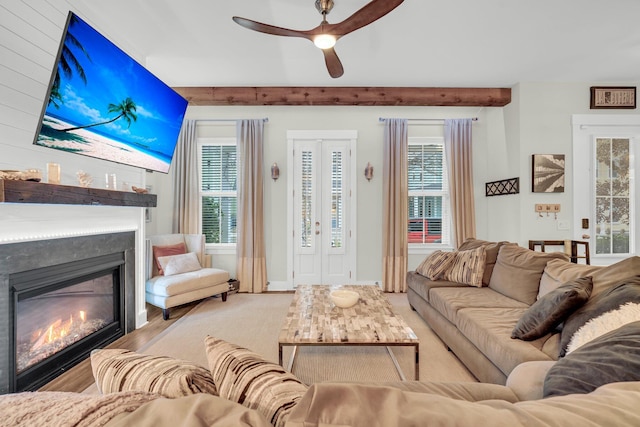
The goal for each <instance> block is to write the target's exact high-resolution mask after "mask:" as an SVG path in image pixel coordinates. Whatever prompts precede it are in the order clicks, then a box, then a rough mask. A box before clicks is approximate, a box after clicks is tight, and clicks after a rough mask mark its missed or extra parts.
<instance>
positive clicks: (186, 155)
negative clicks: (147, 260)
mask: <svg viewBox="0 0 640 427" xmlns="http://www.w3.org/2000/svg"><path fill="white" fill-rule="evenodd" d="M172 168H173V170H172V185H173V194H174V198H173V222H172V230H173V232H174V233H192V234H195V233H202V230H201V228H200V213H199V212H198V209H199V206H200V203H199V201H198V197H199V196H198V185H199V180H198V144H197V140H196V121H195V120H185V121H184V123H183V124H182V129H181V130H180V136H179V137H178V144H177V146H176V152H175V156H174V159H173V164H172Z"/></svg>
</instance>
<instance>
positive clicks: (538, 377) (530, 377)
mask: <svg viewBox="0 0 640 427" xmlns="http://www.w3.org/2000/svg"><path fill="white" fill-rule="evenodd" d="M555 363H556V362H555V361H554V360H536V361H531V362H524V363H521V364H519V365H518V366H516V367H515V368H514V369H513V371H511V373H510V374H509V376H508V377H507V383H506V386H507V387H509V388H510V389H511V390H512V391H513V392H514V393H515V395H516V396H518V399H519V400H520V401H522V400H538V399H542V390H543V387H544V379H545V377H546V376H547V372H549V369H551V367H552V366H553V365H554V364H555Z"/></svg>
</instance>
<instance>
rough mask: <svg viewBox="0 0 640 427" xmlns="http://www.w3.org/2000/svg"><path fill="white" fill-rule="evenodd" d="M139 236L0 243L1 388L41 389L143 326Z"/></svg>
mask: <svg viewBox="0 0 640 427" xmlns="http://www.w3.org/2000/svg"><path fill="white" fill-rule="evenodd" d="M135 237H136V236H135V232H119V233H109V234H98V235H90V236H77V237H69V238H56V239H48V240H38V241H31V242H20V243H14V244H7V245H0V315H2V316H5V317H4V318H5V319H6V320H7V322H6V324H5V322H0V393H7V392H16V391H23V390H36V389H38V388H39V387H41V386H42V385H44V384H45V383H47V382H49V381H51V380H52V379H53V378H55V377H56V376H58V375H59V374H61V373H63V372H64V371H66V370H67V369H69V368H70V367H72V366H73V365H75V364H77V363H78V362H80V361H81V360H83V359H85V358H86V357H88V356H89V354H90V352H91V350H93V349H95V348H101V347H104V346H105V345H107V344H109V343H110V342H112V341H114V340H115V339H117V338H118V337H121V336H123V335H124V334H126V333H128V332H131V331H132V330H134V329H135V326H136V323H135V293H136V289H135V277H136V274H135V270H136V268H135V260H136V257H135ZM2 311H4V313H2ZM4 343H6V345H4ZM5 349H6V350H5Z"/></svg>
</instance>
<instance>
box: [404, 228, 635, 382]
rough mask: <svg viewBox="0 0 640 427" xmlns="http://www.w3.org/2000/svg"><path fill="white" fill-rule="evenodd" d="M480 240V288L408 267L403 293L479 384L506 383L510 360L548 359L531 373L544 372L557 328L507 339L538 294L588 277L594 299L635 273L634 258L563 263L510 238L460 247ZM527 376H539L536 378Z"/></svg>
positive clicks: (556, 350)
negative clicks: (533, 336) (599, 264)
mask: <svg viewBox="0 0 640 427" xmlns="http://www.w3.org/2000/svg"><path fill="white" fill-rule="evenodd" d="M479 246H483V247H484V248H485V253H486V258H485V260H484V263H485V266H484V274H483V278H482V285H481V286H480V287H476V286H470V285H468V284H465V283H459V282H455V281H451V280H446V279H447V277H446V274H445V277H444V279H442V278H440V279H436V280H431V279H429V278H427V277H425V276H424V275H422V274H420V273H418V271H410V272H408V274H407V286H408V290H407V297H408V299H409V303H410V305H411V307H412V308H413V309H414V310H415V311H417V313H418V314H419V315H420V316H421V317H422V318H423V319H424V320H425V321H426V322H427V323H428V324H429V326H430V327H431V328H432V329H433V330H434V332H435V333H436V334H437V335H438V336H439V337H440V338H441V339H442V341H443V342H444V343H445V344H446V345H447V346H448V348H449V349H450V350H451V351H453V353H455V355H456V356H457V357H458V358H459V359H460V360H461V361H462V362H463V363H464V364H465V366H466V367H467V368H468V369H469V370H470V371H471V373H473V375H475V376H476V377H477V378H478V380H480V381H481V382H488V383H495V384H505V383H506V382H507V378H508V377H509V374H510V373H511V372H512V371H513V370H514V369H515V368H516V367H517V366H519V365H521V364H523V363H525V362H533V361H542V362H547V365H545V364H542V365H541V366H542V368H541V373H539V374H538V375H543V374H544V373H545V372H546V370H547V369H548V367H549V365H548V363H549V362H553V361H556V360H558V357H559V354H560V350H561V349H560V333H559V332H558V331H557V330H553V331H551V332H549V333H546V334H544V335H543V336H541V337H539V338H537V339H534V340H530V341H524V340H521V339H513V338H512V337H511V336H512V333H513V330H514V327H515V326H516V324H517V323H518V321H519V320H520V319H521V317H522V316H523V314H524V313H525V312H527V310H528V309H529V308H530V307H531V306H532V304H534V303H535V302H536V301H537V299H538V298H539V297H540V296H542V295H544V293H547V292H549V291H550V290H552V289H554V288H557V287H558V286H559V285H561V284H563V283H565V282H567V281H570V280H574V279H576V278H578V277H584V276H590V277H592V280H593V288H592V289H593V290H592V294H591V297H594V296H595V295H597V294H598V293H599V292H601V291H602V290H604V289H606V288H607V287H609V286H611V285H612V284H614V283H615V282H617V281H619V280H622V279H624V278H626V277H629V276H632V275H634V274H640V258H638V257H631V258H628V259H626V260H624V261H622V262H620V263H618V264H615V265H613V266H608V267H597V266H586V265H577V264H572V263H570V262H569V259H568V257H567V255H565V254H564V253H542V252H534V251H531V250H529V249H526V248H522V247H520V246H518V245H516V244H514V243H508V242H487V241H483V240H476V239H469V240H467V241H466V242H464V244H463V245H461V247H460V248H459V251H469V250H473V249H476V248H478V247H479ZM417 270H420V268H418V269H417ZM529 366H533V365H532V364H529ZM522 370H523V371H524V369H522ZM532 371H533V369H532V368H529V369H528V372H532ZM529 380H530V381H537V382H540V381H541V380H543V378H542V379H540V378H538V379H535V380H534V379H529Z"/></svg>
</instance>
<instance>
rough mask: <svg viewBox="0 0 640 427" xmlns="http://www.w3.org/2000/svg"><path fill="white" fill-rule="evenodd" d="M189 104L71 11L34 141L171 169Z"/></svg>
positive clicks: (142, 166)
mask: <svg viewBox="0 0 640 427" xmlns="http://www.w3.org/2000/svg"><path fill="white" fill-rule="evenodd" d="M187 104H188V102H187V100H185V99H184V98H183V97H182V96H180V94H178V93H177V92H176V91H174V90H173V89H172V88H171V87H169V86H167V85H166V84H165V83H163V82H162V81H161V80H160V79H158V78H157V77H156V76H154V75H153V74H151V72H149V71H148V70H147V69H145V68H144V67H143V66H142V65H140V64H139V63H138V62H136V61H135V60H134V59H133V58H131V57H130V56H129V55H127V54H126V53H125V52H124V51H122V50H121V49H120V48H118V47H117V46H116V45H115V44H113V43H112V42H110V41H109V40H108V39H107V38H106V37H104V36H103V35H101V34H100V33H99V32H98V31H96V30H95V29H93V28H92V27H91V26H90V25H88V24H87V23H86V22H84V21H83V20H82V19H81V18H79V17H78V16H77V15H75V14H74V13H73V12H69V15H68V17H67V22H66V25H65V29H64V32H63V36H62V40H61V42H60V47H59V49H58V54H57V57H56V60H55V64H54V68H53V71H52V75H51V80H50V82H49V88H48V92H47V95H46V97H45V100H44V106H43V108H42V114H41V115H40V122H39V127H38V131H37V133H36V136H35V138H34V144H36V145H40V146H44V147H49V148H53V149H57V150H63V151H67V152H69V153H75V154H82V155H86V156H90V157H95V158H98V159H103V160H108V161H112V162H116V163H121V164H126V165H130V166H136V167H140V168H144V169H147V170H151V171H158V172H163V173H167V172H168V171H169V167H170V165H171V160H172V158H173V154H174V150H175V146H176V144H177V142H178V135H179V134H180V128H181V127H182V122H183V120H184V115H185V112H186V109H187Z"/></svg>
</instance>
